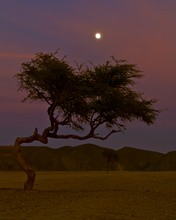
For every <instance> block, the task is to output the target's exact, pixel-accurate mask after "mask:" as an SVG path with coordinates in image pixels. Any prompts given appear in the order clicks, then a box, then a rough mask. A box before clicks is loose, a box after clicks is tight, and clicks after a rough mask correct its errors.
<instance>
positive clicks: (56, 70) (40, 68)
mask: <svg viewBox="0 0 176 220" xmlns="http://www.w3.org/2000/svg"><path fill="white" fill-rule="evenodd" d="M142 76H143V75H142V74H141V71H140V70H139V69H138V68H137V66H136V65H134V64H128V63H127V62H126V61H124V60H123V61H118V60H115V59H114V58H112V60H111V61H107V62H106V63H105V64H103V65H96V66H93V65H90V66H83V65H80V66H78V65H77V66H76V68H73V67H72V66H71V65H70V64H69V63H68V62H67V60H66V59H65V58H62V59H60V58H58V57H57V53H46V54H44V53H38V54H36V56H35V57H34V58H33V59H31V60H30V61H29V62H25V63H22V66H21V71H20V72H19V73H17V74H16V75H15V77H16V78H17V82H18V91H24V92H25V93H26V96H25V98H24V99H23V101H24V102H26V101H29V102H44V103H46V104H47V105H48V109H47V111H46V113H47V115H48V118H49V122H50V123H49V125H48V127H46V128H44V129H43V132H42V133H41V134H39V133H38V130H37V128H35V130H34V132H33V134H32V135H31V136H29V137H18V138H17V139H16V141H15V144H14V148H15V157H16V160H17V162H18V163H19V165H20V166H21V167H22V168H23V170H24V171H25V172H26V174H27V181H26V182H25V185H24V188H25V190H32V189H33V185H34V181H35V172H34V171H33V169H32V168H31V166H30V165H29V164H28V163H27V161H26V160H25V159H24V158H23V155H22V153H21V151H20V146H21V145H22V144H23V143H31V142H33V141H39V142H41V143H44V144H47V143H48V139H49V138H54V139H68V138H72V139H77V140H86V139H89V138H94V139H99V140H105V139H107V138H108V137H109V136H110V135H112V134H115V133H118V132H122V131H124V129H125V123H126V122H132V121H134V120H135V119H138V120H140V121H143V122H144V123H146V124H148V125H150V124H153V123H154V121H155V119H156V116H157V115H158V113H159V111H158V110H156V109H155V108H154V107H153V104H154V103H155V102H156V100H155V99H150V100H147V99H145V98H144V97H143V94H142V93H139V92H136V91H134V90H133V85H134V84H135V80H136V79H139V78H141V77H142ZM65 126H69V127H70V128H71V129H73V130H75V131H77V132H78V133H77V135H76V134H75V133H73V134H65V135H63V134H60V133H59V131H60V128H61V127H65ZM102 126H103V127H106V129H107V134H106V135H105V136H102V135H100V134H99V132H98V128H100V127H102ZM85 128H86V131H87V129H88V132H87V133H86V134H85V132H82V133H79V131H83V130H84V129H85Z"/></svg>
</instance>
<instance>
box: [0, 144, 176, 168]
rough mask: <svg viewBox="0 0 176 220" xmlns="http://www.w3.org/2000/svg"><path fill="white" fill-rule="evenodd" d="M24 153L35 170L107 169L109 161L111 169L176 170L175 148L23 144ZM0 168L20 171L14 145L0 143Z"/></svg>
mask: <svg viewBox="0 0 176 220" xmlns="http://www.w3.org/2000/svg"><path fill="white" fill-rule="evenodd" d="M22 152H23V155H24V157H25V158H26V159H27V161H28V162H29V163H30V164H31V166H32V167H33V168H34V170H46V171H47V170H48V171H50V170H51V171H55V170H58V171H62V170H63V171H84V170H87V171H88V170H95V171H96V170H106V169H107V162H108V163H109V164H110V166H109V169H110V170H126V171H151V170H159V171H162V170H170V171H171V170H176V151H174V152H169V153H167V154H162V153H158V152H153V151H147V150H141V149H135V148H130V147H124V148H121V149H120V150H118V151H115V150H113V149H109V148H103V147H99V146H97V145H93V144H84V145H80V146H76V147H69V146H65V147H61V148H57V149H53V148H49V147H34V146H30V147H22ZM111 154H112V155H114V154H116V155H118V158H116V160H114V161H112V160H108V159H109V158H108V157H107V155H111ZM111 159H112V158H111ZM112 162H113V163H112ZM0 170H20V168H19V167H18V164H17V163H16V161H15V159H14V156H13V147H12V146H0Z"/></svg>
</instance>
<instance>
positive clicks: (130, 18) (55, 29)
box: [0, 0, 176, 152]
mask: <svg viewBox="0 0 176 220" xmlns="http://www.w3.org/2000/svg"><path fill="white" fill-rule="evenodd" d="M175 12H176V1H174V0H108V1H107V0H89V1H82V0H71V1H70V0H57V1H56V0H50V1H48V0H37V1H36V0H30V1H29V0H15V1H14V0H1V1H0V145H11V144H13V143H14V141H15V139H16V137H18V136H21V137H23V136H29V135H31V134H32V133H33V130H34V128H35V127H37V128H38V129H39V131H42V130H43V128H45V127H47V126H48V120H47V115H46V109H47V106H45V105H43V104H41V103H36V104H35V103H32V104H28V103H21V99H22V97H23V94H22V93H20V92H17V85H16V84H17V83H16V79H15V78H14V75H15V74H16V73H17V72H18V71H19V70H20V66H21V63H22V62H25V61H29V60H30V59H31V58H32V57H33V56H34V55H35V53H38V52H54V51H55V50H57V48H60V52H59V54H60V56H61V57H62V56H63V55H66V56H67V57H68V58H67V59H68V60H69V62H71V63H74V61H75V60H76V61H77V62H79V63H82V62H84V63H87V62H89V61H92V62H93V63H94V64H98V63H100V64H102V63H104V62H105V61H107V60H108V59H109V58H110V56H112V55H113V56H114V57H116V58H117V59H126V60H127V61H128V62H130V63H135V64H137V65H138V67H139V68H140V69H141V70H142V71H143V73H144V75H145V77H144V78H142V79H140V80H139V81H138V84H137V90H138V91H141V92H144V94H145V97H147V98H157V99H158V102H157V104H156V105H155V107H156V108H159V109H163V111H162V113H161V114H160V116H159V117H158V119H157V121H156V123H155V124H154V125H152V126H147V125H145V124H143V123H141V122H134V123H132V124H128V125H127V130H126V132H125V133H124V134H115V135H113V136H111V137H110V138H109V139H108V140H106V141H103V142H102V141H94V140H93V139H90V140H87V141H85V142H79V141H74V140H56V141H53V140H50V141H49V143H48V146H52V147H60V146H64V145H71V146H74V145H78V144H82V143H95V144H98V145H100V146H106V147H113V148H115V149H119V148H121V147H124V146H130V147H136V148H140V149H147V150H153V151H160V152H168V151H172V150H176V133H175V132H176V114H175V112H176V99H175V94H176V92H175V89H176V72H175V71H176V28H175V23H176V13H175ZM95 32H101V33H102V36H103V37H102V39H101V40H96V39H95V38H94V34H95ZM65 132H66V131H65ZM102 132H104V131H102ZM34 144H35V145H41V144H40V143H37V142H36V143H34Z"/></svg>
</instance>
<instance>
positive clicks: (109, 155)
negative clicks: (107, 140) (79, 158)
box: [103, 149, 119, 173]
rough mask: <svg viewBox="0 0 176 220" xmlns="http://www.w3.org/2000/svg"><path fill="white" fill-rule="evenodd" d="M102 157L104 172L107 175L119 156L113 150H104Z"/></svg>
mask: <svg viewBox="0 0 176 220" xmlns="http://www.w3.org/2000/svg"><path fill="white" fill-rule="evenodd" d="M103 156H104V157H105V158H106V171H107V173H108V172H109V170H110V169H113V165H114V164H115V163H117V162H118V160H119V155H118V153H117V152H116V151H115V150H113V149H106V150H105V151H104V152H103Z"/></svg>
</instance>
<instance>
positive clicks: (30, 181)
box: [14, 129, 48, 191]
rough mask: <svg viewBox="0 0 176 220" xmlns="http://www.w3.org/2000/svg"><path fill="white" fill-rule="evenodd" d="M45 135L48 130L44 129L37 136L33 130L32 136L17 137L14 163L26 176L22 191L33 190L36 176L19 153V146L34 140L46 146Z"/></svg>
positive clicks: (36, 132)
mask: <svg viewBox="0 0 176 220" xmlns="http://www.w3.org/2000/svg"><path fill="white" fill-rule="evenodd" d="M47 133H48V129H45V130H44V132H43V134H42V135H39V134H38V131H37V129H35V131H34V134H33V135H32V136H30V137H23V138H20V137H18V138H17V139H16V141H15V144H14V155H15V158H16V161H17V163H18V164H19V165H20V167H21V168H22V169H23V170H24V171H25V172H26V174H27V180H26V182H25V183H24V190H27V191H31V190H33V186H34V182H35V176H36V174H35V172H34V170H33V169H32V168H31V166H30V165H29V164H28V162H27V161H26V160H25V159H24V157H23V155H22V153H21V144H22V143H31V142H33V141H36V140H38V141H40V142H42V143H44V144H47V143H48V139H47Z"/></svg>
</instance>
